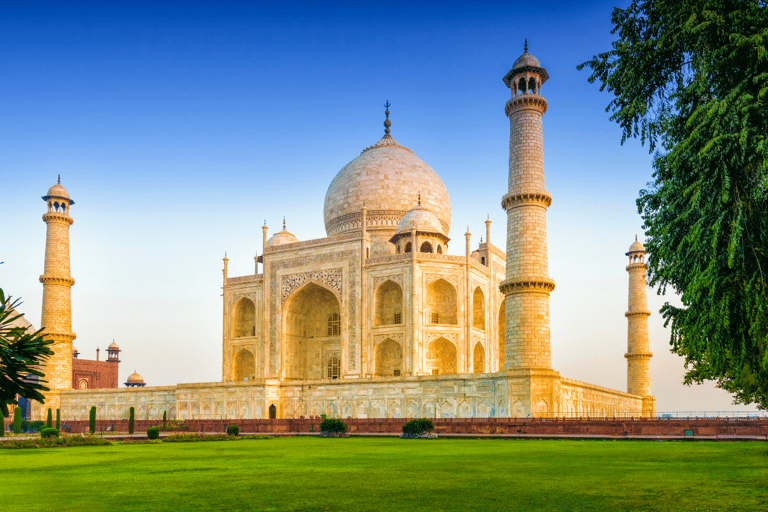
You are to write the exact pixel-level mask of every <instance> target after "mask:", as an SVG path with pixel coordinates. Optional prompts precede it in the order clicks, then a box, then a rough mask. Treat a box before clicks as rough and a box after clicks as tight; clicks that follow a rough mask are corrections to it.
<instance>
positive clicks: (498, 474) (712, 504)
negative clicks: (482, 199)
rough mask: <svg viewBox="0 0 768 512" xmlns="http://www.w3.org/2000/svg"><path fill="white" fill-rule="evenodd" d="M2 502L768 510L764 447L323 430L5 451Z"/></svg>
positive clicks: (28, 505)
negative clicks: (406, 436) (334, 434)
mask: <svg viewBox="0 0 768 512" xmlns="http://www.w3.org/2000/svg"><path fill="white" fill-rule="evenodd" d="M0 496H2V509H3V510H24V511H37V510H40V511H51V510H55V511H68V510H73V511H100V510H104V511H123V510H142V511H144V510H168V511H174V512H178V511H184V510H203V511H214V510H233V511H234V510H265V511H267V510H280V511H291V510H296V511H315V510H334V511H335V510H342V511H368V510H370V511H374V510H375V511H381V510H400V511H408V512H410V511H421V510H423V511H444V510H446V511H447V510H452V511H453V510H456V511H471V510H490V511H493V510H499V511H510V510H525V511H531V510H546V511H558V510H563V511H579V510H597V511H601V512H608V511H617V510H660V511H667V510H674V511H688V510H690V511H706V510H738V511H747V510H756V511H766V510H768V445H766V443H759V442H754V443H712V442H652V441H578V440H574V441H571V440H568V441H558V440H505V441H502V440H498V439H495V440H477V439H440V440H432V441H426V440H403V439H398V438H395V439H387V438H347V439H321V438H312V437H298V438H295V437H294V438H278V439H266V440H242V441H235V442H203V443H160V444H152V445H113V446H105V447H81V448H58V449H37V450H35V449H29V450H0Z"/></svg>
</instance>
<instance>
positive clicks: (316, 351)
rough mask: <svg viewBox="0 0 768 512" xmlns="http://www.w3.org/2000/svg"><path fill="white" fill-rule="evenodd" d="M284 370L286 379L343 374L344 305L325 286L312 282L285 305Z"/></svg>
mask: <svg viewBox="0 0 768 512" xmlns="http://www.w3.org/2000/svg"><path fill="white" fill-rule="evenodd" d="M282 326H283V335H282V346H283V350H282V373H283V378H284V379H286V380H306V379H334V378H339V377H340V376H341V365H340V361H341V331H342V325H341V307H340V304H339V299H338V298H337V297H336V295H335V294H334V293H333V292H332V291H331V290H330V289H329V288H326V287H325V286H323V285H321V284H319V283H315V282H309V283H307V284H306V285H304V286H303V287H301V288H300V289H298V290H297V291H295V292H294V293H293V294H292V295H291V296H290V297H289V298H288V301H287V302H286V305H285V307H284V308H283V322H282Z"/></svg>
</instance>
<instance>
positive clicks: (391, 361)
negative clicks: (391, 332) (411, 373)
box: [375, 338, 403, 377]
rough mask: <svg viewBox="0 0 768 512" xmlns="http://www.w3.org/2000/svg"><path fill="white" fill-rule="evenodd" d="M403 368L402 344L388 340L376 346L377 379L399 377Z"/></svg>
mask: <svg viewBox="0 0 768 512" xmlns="http://www.w3.org/2000/svg"><path fill="white" fill-rule="evenodd" d="M402 368H403V349H402V347H400V344H399V343H398V342H396V341H394V340H391V339H389V338H387V339H386V340H384V341H382V342H381V343H379V344H378V345H376V369H375V374H376V376H377V377H398V376H400V375H401V372H402Z"/></svg>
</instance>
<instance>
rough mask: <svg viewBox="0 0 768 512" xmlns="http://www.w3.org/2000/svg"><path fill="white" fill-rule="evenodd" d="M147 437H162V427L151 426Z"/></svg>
mask: <svg viewBox="0 0 768 512" xmlns="http://www.w3.org/2000/svg"><path fill="white" fill-rule="evenodd" d="M147 437H148V438H149V439H157V438H158V437H160V429H159V428H157V427H149V428H148V429H147Z"/></svg>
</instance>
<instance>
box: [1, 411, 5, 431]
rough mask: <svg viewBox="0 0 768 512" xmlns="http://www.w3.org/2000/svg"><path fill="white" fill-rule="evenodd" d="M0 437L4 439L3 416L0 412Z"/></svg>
mask: <svg viewBox="0 0 768 512" xmlns="http://www.w3.org/2000/svg"><path fill="white" fill-rule="evenodd" d="M0 437H5V414H3V413H2V412H0Z"/></svg>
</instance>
